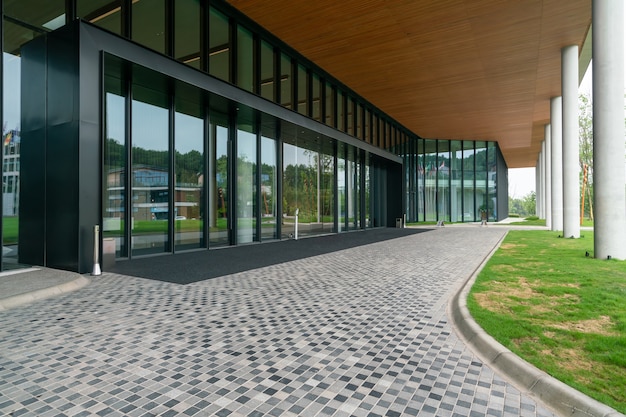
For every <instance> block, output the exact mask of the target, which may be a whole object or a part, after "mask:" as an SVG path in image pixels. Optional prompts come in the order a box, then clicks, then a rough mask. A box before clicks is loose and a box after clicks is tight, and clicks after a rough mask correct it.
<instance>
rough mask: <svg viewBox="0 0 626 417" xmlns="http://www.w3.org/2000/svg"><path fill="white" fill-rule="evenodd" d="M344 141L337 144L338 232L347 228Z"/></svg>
mask: <svg viewBox="0 0 626 417" xmlns="http://www.w3.org/2000/svg"><path fill="white" fill-rule="evenodd" d="M345 146H346V145H344V144H343V143H339V144H338V145H337V193H338V195H337V202H338V204H339V207H337V226H338V227H339V229H338V230H337V232H341V231H342V230H344V229H345V228H346V221H347V219H346V157H345V153H346V150H345Z"/></svg>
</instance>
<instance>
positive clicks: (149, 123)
mask: <svg viewBox="0 0 626 417" xmlns="http://www.w3.org/2000/svg"><path fill="white" fill-rule="evenodd" d="M168 115H169V111H168V109H167V96H166V95H165V94H163V93H161V92H159V91H155V90H149V89H147V88H144V87H141V86H139V85H135V86H134V89H133V103H132V133H131V134H132V136H131V138H132V139H131V140H132V174H133V178H132V190H133V191H132V196H133V200H132V214H131V216H132V218H131V220H132V224H131V228H132V237H133V238H132V254H133V255H143V254H148V253H158V252H166V251H169V242H168V225H169V219H170V216H169V157H168V154H169V152H168V149H169V139H168V131H169V123H168V119H169V118H168Z"/></svg>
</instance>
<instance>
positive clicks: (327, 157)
mask: <svg viewBox="0 0 626 417" xmlns="http://www.w3.org/2000/svg"><path fill="white" fill-rule="evenodd" d="M319 158H320V165H319V173H320V174H319V175H320V181H319V183H320V191H319V204H320V209H319V211H318V212H319V214H318V217H319V218H320V221H321V222H322V230H323V231H324V232H326V233H330V232H333V231H334V227H335V210H334V201H335V158H334V157H333V155H332V147H331V145H330V144H329V145H328V149H326V152H325V153H320V154H319Z"/></svg>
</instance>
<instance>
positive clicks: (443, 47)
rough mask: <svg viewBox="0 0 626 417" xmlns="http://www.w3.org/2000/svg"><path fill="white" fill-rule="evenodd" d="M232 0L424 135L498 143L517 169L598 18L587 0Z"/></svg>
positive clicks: (528, 156) (536, 141) (533, 149)
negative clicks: (565, 56)
mask: <svg viewBox="0 0 626 417" xmlns="http://www.w3.org/2000/svg"><path fill="white" fill-rule="evenodd" d="M229 3H230V4H231V5H233V6H234V7H236V8H237V9H239V10H240V11H241V12H243V13H244V14H245V15H247V16H249V17H250V18H251V19H252V20H254V21H256V22H257V23H259V24H260V25H261V26H263V27H265V28H266V29H267V30H268V31H270V32H271V33H273V34H274V35H276V36H277V37H278V38H280V39H281V40H282V41H284V42H285V43H287V44H288V45H290V46H291V47H293V48H294V49H296V50H297V51H298V52H300V53H301V54H303V55H304V56H305V57H307V58H308V59H309V60H311V61H313V62H314V63H315V64H317V65H319V66H320V67H321V68H323V69H324V70H325V71H327V72H329V73H330V74H332V75H333V76H334V77H336V78H337V79H339V80H340V81H341V82H343V83H344V84H346V85H347V86H349V87H350V88H352V89H353V90H354V91H356V92H357V93H358V94H359V95H361V96H363V97H364V98H365V99H367V100H368V101H370V102H371V103H372V104H374V105H375V106H377V107H378V108H380V109H381V110H383V111H384V112H386V113H387V114H389V115H390V116H391V117H393V118H395V119H396V120H398V121H399V122H400V123H402V124H403V125H404V126H406V127H407V128H409V129H411V130H412V131H413V132H415V133H416V134H418V135H420V136H421V137H425V138H434V139H474V140H493V141H498V142H499V143H500V147H501V148H502V151H503V153H504V157H505V159H506V161H507V164H508V165H509V167H510V168H515V167H526V166H534V165H535V162H536V160H537V154H538V152H539V149H540V147H541V140H543V133H542V132H543V125H544V124H545V123H547V121H548V120H549V118H550V105H549V101H550V97H553V96H558V95H560V90H561V70H560V65H561V48H562V47H564V46H567V45H578V46H579V47H580V48H582V44H583V42H584V40H585V37H586V34H587V31H588V30H589V27H590V24H591V2H590V1H589V0H419V1H417V0H358V1H357V0H342V1H336V0H316V1H308V0H307V1H305V0H295V1H294V0H263V1H256V0H230V1H229ZM540 131H541V134H538V133H537V132H540Z"/></svg>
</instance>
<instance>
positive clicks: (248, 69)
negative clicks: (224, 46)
mask: <svg viewBox="0 0 626 417" xmlns="http://www.w3.org/2000/svg"><path fill="white" fill-rule="evenodd" d="M252 48H253V43H252V32H250V31H249V30H247V29H244V28H243V27H242V26H241V25H239V26H237V85H238V86H239V87H241V88H243V89H244V90H246V91H250V92H252V91H253V88H254V85H253V83H254V81H253V77H252V71H253V65H252V54H253V50H252Z"/></svg>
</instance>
